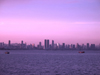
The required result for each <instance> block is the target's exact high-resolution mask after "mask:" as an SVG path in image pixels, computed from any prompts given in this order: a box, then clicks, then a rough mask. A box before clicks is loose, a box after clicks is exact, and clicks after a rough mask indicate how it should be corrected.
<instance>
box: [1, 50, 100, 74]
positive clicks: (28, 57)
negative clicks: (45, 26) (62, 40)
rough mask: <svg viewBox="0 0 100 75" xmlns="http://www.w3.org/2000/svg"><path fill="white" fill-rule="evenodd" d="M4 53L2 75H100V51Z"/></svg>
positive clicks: (18, 51) (20, 51) (13, 51)
mask: <svg viewBox="0 0 100 75" xmlns="http://www.w3.org/2000/svg"><path fill="white" fill-rule="evenodd" d="M7 51H8V50H7ZM4 52H5V51H4V50H1V51H0V75H100V51H85V52H86V53H78V51H70V50H68V51H46V50H42V51H41V50H37V51H36V50H9V52H10V54H4Z"/></svg>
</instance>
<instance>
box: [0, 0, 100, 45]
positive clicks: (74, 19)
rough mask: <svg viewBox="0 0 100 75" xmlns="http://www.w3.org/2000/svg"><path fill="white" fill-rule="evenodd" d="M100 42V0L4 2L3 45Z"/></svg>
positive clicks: (0, 17)
mask: <svg viewBox="0 0 100 75" xmlns="http://www.w3.org/2000/svg"><path fill="white" fill-rule="evenodd" d="M44 39H49V40H50V43H51V41H52V40H54V41H55V43H60V44H62V43H63V42H64V43H66V44H76V43H79V44H83V43H84V44H86V43H91V44H92V43H94V44H99V43H100V0H0V42H5V43H8V40H11V43H20V42H21V41H22V40H23V41H24V42H26V43H27V44H30V43H31V44H32V43H35V44H38V42H42V44H43V43H44Z"/></svg>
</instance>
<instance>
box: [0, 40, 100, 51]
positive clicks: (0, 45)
mask: <svg viewBox="0 0 100 75" xmlns="http://www.w3.org/2000/svg"><path fill="white" fill-rule="evenodd" d="M5 49H8V50H9V49H10V50H20V49H25V50H30V49H31V50H35V49H36V50H37V49H38V50H39V49H40V50H44V49H45V50H79V49H83V50H84V49H86V50H92V49H93V50H95V49H96V50H99V49H100V44H99V45H95V44H90V43H87V44H79V43H76V44H66V43H62V44H61V43H55V42H54V40H52V43H50V40H49V39H44V44H42V43H41V42H39V43H38V45H36V44H29V45H28V44H27V43H26V42H24V41H23V40H22V41H21V42H20V43H12V42H11V40H8V44H5V43H4V42H0V50H5Z"/></svg>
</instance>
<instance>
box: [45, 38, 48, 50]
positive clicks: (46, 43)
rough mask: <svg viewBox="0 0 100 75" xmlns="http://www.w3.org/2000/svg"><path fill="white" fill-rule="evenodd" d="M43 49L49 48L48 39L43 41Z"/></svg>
mask: <svg viewBox="0 0 100 75" xmlns="http://www.w3.org/2000/svg"><path fill="white" fill-rule="evenodd" d="M44 45H45V49H49V40H46V39H45V41H44Z"/></svg>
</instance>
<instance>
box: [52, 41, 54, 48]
mask: <svg viewBox="0 0 100 75" xmlns="http://www.w3.org/2000/svg"><path fill="white" fill-rule="evenodd" d="M52 49H54V40H52Z"/></svg>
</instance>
